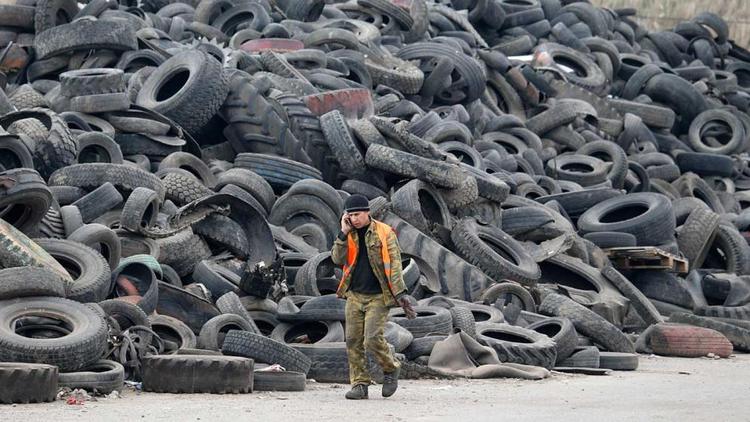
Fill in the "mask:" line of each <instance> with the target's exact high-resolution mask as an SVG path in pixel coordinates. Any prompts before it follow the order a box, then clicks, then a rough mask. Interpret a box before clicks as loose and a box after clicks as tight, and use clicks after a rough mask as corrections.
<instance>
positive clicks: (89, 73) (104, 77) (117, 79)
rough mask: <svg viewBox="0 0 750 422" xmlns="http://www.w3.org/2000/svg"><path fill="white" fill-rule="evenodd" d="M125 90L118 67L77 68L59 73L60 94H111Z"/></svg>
mask: <svg viewBox="0 0 750 422" xmlns="http://www.w3.org/2000/svg"><path fill="white" fill-rule="evenodd" d="M124 91H125V76H124V73H123V71H122V70H120V69H108V68H98V69H78V70H69V71H67V72H63V73H61V74H60V94H61V95H63V96H65V97H79V96H86V95H99V94H112V93H121V92H124Z"/></svg>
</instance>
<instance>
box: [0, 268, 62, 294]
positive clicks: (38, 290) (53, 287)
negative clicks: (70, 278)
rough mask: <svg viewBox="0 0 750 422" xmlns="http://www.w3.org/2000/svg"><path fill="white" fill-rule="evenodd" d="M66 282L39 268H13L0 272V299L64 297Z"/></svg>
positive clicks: (49, 271) (54, 273)
mask: <svg viewBox="0 0 750 422" xmlns="http://www.w3.org/2000/svg"><path fill="white" fill-rule="evenodd" d="M66 283H67V280H65V279H64V278H62V277H61V276H60V275H59V274H57V273H56V272H54V271H51V270H48V269H46V268H41V267H14V268H5V269H3V270H0V299H2V300H4V299H15V298H17V297H29V296H32V297H33V296H54V297H65V285H66Z"/></svg>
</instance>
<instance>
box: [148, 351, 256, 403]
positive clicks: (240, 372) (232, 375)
mask: <svg viewBox="0 0 750 422" xmlns="http://www.w3.org/2000/svg"><path fill="white" fill-rule="evenodd" d="M253 365H254V362H253V360H252V359H246V358H240V357H233V356H207V355H170V356H148V357H146V358H144V359H143V390H144V391H153V392H156V393H215V394H216V393H218V394H227V393H234V394H238V393H249V392H251V391H252V390H253Z"/></svg>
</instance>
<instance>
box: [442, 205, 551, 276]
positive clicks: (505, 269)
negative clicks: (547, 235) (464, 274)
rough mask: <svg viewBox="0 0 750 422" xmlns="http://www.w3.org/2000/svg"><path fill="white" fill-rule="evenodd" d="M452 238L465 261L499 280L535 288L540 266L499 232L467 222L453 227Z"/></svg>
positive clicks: (514, 241) (495, 229)
mask: <svg viewBox="0 0 750 422" xmlns="http://www.w3.org/2000/svg"><path fill="white" fill-rule="evenodd" d="M451 239H452V240H453V243H454V244H455V245H456V249H457V250H458V251H459V253H460V254H461V255H462V256H463V257H464V258H465V259H467V260H468V261H469V262H471V263H472V264H474V265H476V266H477V267H479V268H480V269H481V270H482V271H484V272H485V273H487V275H489V276H490V277H492V278H493V279H495V280H497V281H500V280H503V279H508V280H512V281H516V282H518V283H521V284H525V285H534V284H536V281H537V280H539V277H540V276H541V271H540V269H539V266H538V265H537V264H536V262H535V261H534V259H533V258H532V257H531V256H530V255H529V254H528V252H526V250H525V249H524V247H523V246H522V245H521V244H520V243H518V242H517V241H516V240H515V239H513V238H512V237H510V236H508V235H507V234H505V233H504V232H503V231H502V230H500V229H497V228H494V227H491V226H482V225H479V224H477V222H476V221H475V220H473V219H464V220H461V221H460V222H458V223H457V224H456V226H455V227H454V228H453V231H452V232H451ZM497 249H500V250H502V251H503V253H499V252H496V250H497ZM506 256H508V257H509V258H510V259H508V258H506Z"/></svg>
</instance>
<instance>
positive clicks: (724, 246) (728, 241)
mask: <svg viewBox="0 0 750 422" xmlns="http://www.w3.org/2000/svg"><path fill="white" fill-rule="evenodd" d="M749 267H750V246H748V244H747V242H746V241H745V239H744V238H743V237H742V235H741V234H740V233H739V232H738V231H737V229H736V228H735V227H733V226H729V225H725V224H719V228H718V230H717V231H716V238H715V239H714V241H713V243H712V244H711V246H709V252H708V254H707V255H706V259H705V260H704V262H703V268H704V269H721V270H724V271H725V272H728V273H736V274H738V275H745V274H750V269H749Z"/></svg>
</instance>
